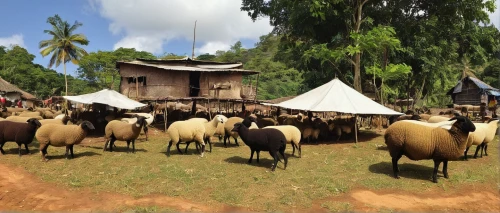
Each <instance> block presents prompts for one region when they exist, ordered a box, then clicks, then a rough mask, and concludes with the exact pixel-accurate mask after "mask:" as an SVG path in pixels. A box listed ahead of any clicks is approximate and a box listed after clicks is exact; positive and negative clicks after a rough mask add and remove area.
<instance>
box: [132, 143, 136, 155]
mask: <svg viewBox="0 0 500 213" xmlns="http://www.w3.org/2000/svg"><path fill="white" fill-rule="evenodd" d="M132 153H135V140H132Z"/></svg>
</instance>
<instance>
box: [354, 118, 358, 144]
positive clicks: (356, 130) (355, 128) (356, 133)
mask: <svg viewBox="0 0 500 213" xmlns="http://www.w3.org/2000/svg"><path fill="white" fill-rule="evenodd" d="M354 134H355V135H356V143H358V115H357V114H356V115H354Z"/></svg>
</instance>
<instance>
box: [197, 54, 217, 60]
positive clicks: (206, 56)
mask: <svg viewBox="0 0 500 213" xmlns="http://www.w3.org/2000/svg"><path fill="white" fill-rule="evenodd" d="M215 58H217V56H215V55H211V54H210V53H205V54H202V55H199V56H198V57H196V59H197V60H201V61H214V60H215Z"/></svg>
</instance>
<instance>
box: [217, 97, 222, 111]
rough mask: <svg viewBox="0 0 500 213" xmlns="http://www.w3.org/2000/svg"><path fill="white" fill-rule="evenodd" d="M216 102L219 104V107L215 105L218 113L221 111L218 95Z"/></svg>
mask: <svg viewBox="0 0 500 213" xmlns="http://www.w3.org/2000/svg"><path fill="white" fill-rule="evenodd" d="M217 103H218V104H219V107H217V111H219V113H221V111H220V99H219V97H218V96H217Z"/></svg>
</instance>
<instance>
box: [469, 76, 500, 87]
mask: <svg viewBox="0 0 500 213" xmlns="http://www.w3.org/2000/svg"><path fill="white" fill-rule="evenodd" d="M468 78H469V79H470V80H471V81H472V82H474V84H476V85H477V87H479V88H480V89H485V90H487V89H492V90H496V88H493V87H492V86H490V85H488V84H487V83H484V82H483V81H481V80H479V79H477V78H474V77H468Z"/></svg>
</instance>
